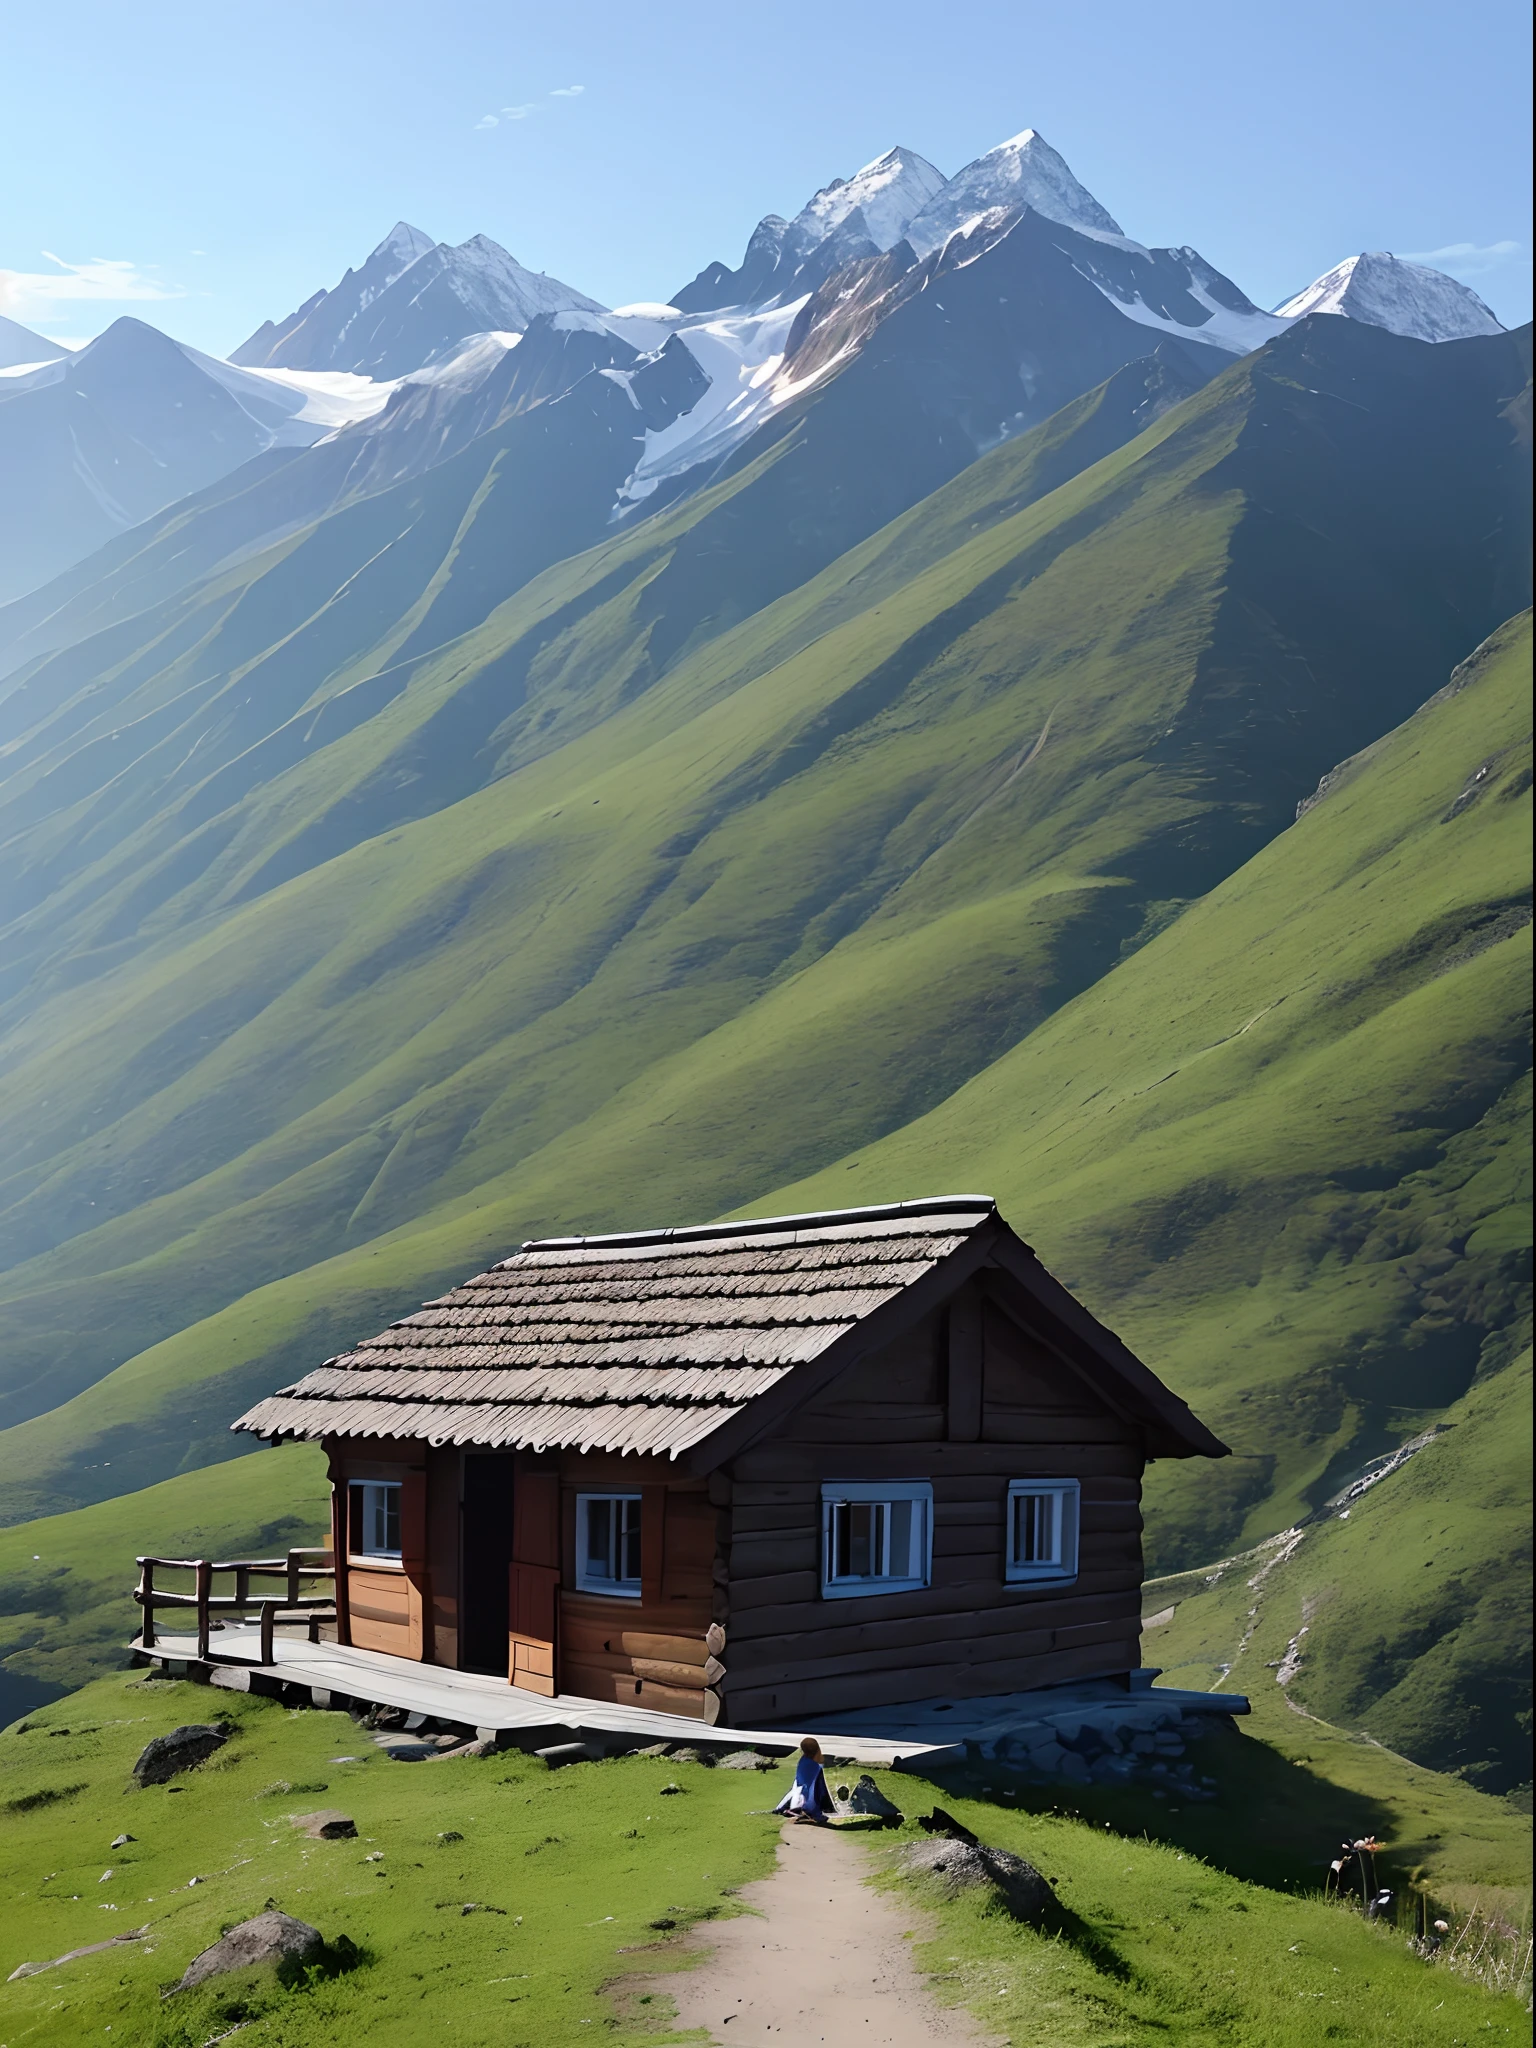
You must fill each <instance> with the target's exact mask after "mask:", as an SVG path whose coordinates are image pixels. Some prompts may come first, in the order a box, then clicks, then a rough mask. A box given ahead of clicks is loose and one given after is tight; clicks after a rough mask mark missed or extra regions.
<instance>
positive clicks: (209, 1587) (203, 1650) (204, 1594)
mask: <svg viewBox="0 0 1536 2048" xmlns="http://www.w3.org/2000/svg"><path fill="white" fill-rule="evenodd" d="M193 1570H194V1572H195V1573H196V1574H197V1654H198V1658H199V1661H200V1662H202V1663H204V1664H206V1663H207V1661H208V1598H209V1595H210V1594H211V1592H212V1591H213V1566H212V1565H211V1564H210V1563H209V1562H208V1560H207V1558H206V1557H200V1558H198V1560H197V1562H196V1563H195V1565H194V1566H193Z"/></svg>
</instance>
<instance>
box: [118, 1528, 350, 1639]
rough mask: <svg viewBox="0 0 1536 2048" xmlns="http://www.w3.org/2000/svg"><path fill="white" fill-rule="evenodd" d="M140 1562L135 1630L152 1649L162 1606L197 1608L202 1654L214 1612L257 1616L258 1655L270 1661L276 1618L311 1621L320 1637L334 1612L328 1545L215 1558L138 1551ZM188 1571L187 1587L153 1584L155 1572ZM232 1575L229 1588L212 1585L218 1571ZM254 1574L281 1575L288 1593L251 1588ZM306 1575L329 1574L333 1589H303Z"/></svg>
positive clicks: (316, 1636)
mask: <svg viewBox="0 0 1536 2048" xmlns="http://www.w3.org/2000/svg"><path fill="white" fill-rule="evenodd" d="M135 1561H136V1563H137V1564H138V1567H139V1583H138V1585H137V1586H136V1587H135V1588H134V1593H133V1597H134V1599H135V1600H136V1601H137V1602H138V1604H139V1605H140V1607H142V1608H143V1610H144V1625H143V1628H142V1630H141V1631H140V1635H139V1645H140V1647H141V1648H142V1649H145V1650H150V1649H153V1648H154V1646H155V1641H156V1634H155V1610H156V1608H164V1607H172V1608H174V1607H180V1608H193V1609H195V1610H196V1613H197V1654H198V1656H199V1657H200V1658H206V1657H207V1655H208V1647H209V1636H210V1633H211V1630H212V1624H213V1617H214V1616H215V1615H226V1614H229V1615H239V1616H241V1617H242V1618H248V1617H249V1616H251V1615H252V1614H254V1615H255V1616H256V1617H257V1625H258V1627H259V1628H260V1631H261V1653H260V1661H261V1662H262V1663H263V1664H270V1663H271V1662H272V1635H273V1631H274V1629H275V1628H276V1626H277V1624H278V1622H280V1621H306V1622H307V1623H308V1624H309V1640H310V1641H311V1642H312V1643H313V1642H318V1641H319V1631H320V1624H321V1623H322V1622H323V1621H334V1620H335V1618H336V1599H335V1591H334V1582H335V1578H336V1566H335V1561H334V1560H333V1558H332V1556H331V1553H330V1551H329V1550H290V1551H289V1553H288V1555H287V1556H286V1557H243V1558H235V1559H232V1560H229V1561H227V1562H225V1563H222V1564H218V1563H214V1562H211V1561H210V1560H209V1559H208V1558H206V1557H141V1558H138V1559H136V1560H135ZM157 1571H161V1572H172V1571H174V1572H191V1574H192V1581H193V1590H192V1591H191V1592H190V1593H172V1592H169V1591H167V1590H166V1589H165V1588H163V1587H157V1586H156V1585H155V1573H156V1572H157ZM225 1572H227V1573H232V1574H233V1575H234V1582H235V1584H234V1591H233V1593H215V1592H214V1590H213V1581H214V1575H215V1574H216V1573H225ZM252 1579H282V1580H284V1581H285V1586H284V1594H285V1596H286V1597H277V1598H275V1597H273V1596H272V1595H271V1594H255V1595H253V1594H252V1592H251V1580H252ZM304 1579H329V1580H331V1581H332V1591H331V1593H329V1594H325V1595H316V1594H313V1593H312V1594H310V1595H308V1596H307V1597H306V1596H303V1595H301V1592H300V1581H301V1580H304Z"/></svg>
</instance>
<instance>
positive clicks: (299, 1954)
mask: <svg viewBox="0 0 1536 2048" xmlns="http://www.w3.org/2000/svg"><path fill="white" fill-rule="evenodd" d="M324 1949H325V1939H324V1937H323V1936H322V1934H321V1932H320V1930H319V1928H318V1927H311V1926H310V1925H309V1923H308V1921H305V1920H295V1919H294V1918H293V1916H292V1915H291V1914H289V1913H279V1912H277V1911H276V1910H271V1911H268V1912H265V1913H258V1914H257V1915H256V1917H255V1919H254V1920H242V1921H241V1922H240V1925H239V1926H238V1927H231V1929H230V1930H229V1932H228V1934H226V1935H225V1936H224V1938H223V1939H222V1940H221V1941H216V1942H215V1943H214V1944H213V1947H212V1948H205V1949H204V1950H203V1952H202V1954H201V1955H200V1956H194V1957H193V1958H192V1960H191V1962H190V1963H189V1964H188V1965H187V1970H186V1975H185V1976H184V1977H183V1978H182V1980H181V1982H180V1983H179V1984H178V1985H177V1987H176V1988H177V1990H178V1991H191V1990H194V1989H195V1988H196V1986H197V1985H199V1984H204V1983H206V1982H207V1980H208V1979H209V1978H210V1977H223V1976H227V1975H228V1974H229V1972H230V1971H231V1970H250V1969H254V1968H256V1967H257V1966H258V1965H260V1964H262V1963H275V1964H276V1965H277V1966H278V1967H279V1968H281V1967H282V1965H283V1964H285V1963H287V1964H290V1965H293V1964H304V1963H308V1962H312V1961H314V1960H315V1958H316V1957H318V1956H319V1955H321V1954H322V1953H323V1951H324Z"/></svg>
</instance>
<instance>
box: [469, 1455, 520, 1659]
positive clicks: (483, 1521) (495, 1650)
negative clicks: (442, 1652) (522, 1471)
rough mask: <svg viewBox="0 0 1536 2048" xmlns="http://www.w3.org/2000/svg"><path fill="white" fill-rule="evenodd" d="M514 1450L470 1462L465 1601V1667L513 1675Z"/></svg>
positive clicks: (470, 1457)
mask: <svg viewBox="0 0 1536 2048" xmlns="http://www.w3.org/2000/svg"><path fill="white" fill-rule="evenodd" d="M513 1464H514V1460H513V1457H512V1455H511V1453H510V1452H480V1453H471V1454H470V1455H469V1456H468V1457H466V1458H465V1460H464V1525H463V1540H464V1552H463V1556H464V1570H463V1575H462V1577H461V1579H460V1585H461V1586H462V1588H463V1602H462V1607H461V1610H460V1614H459V1668H460V1669H461V1670H463V1671H487V1672H492V1673H494V1674H495V1676H497V1677H498V1678H505V1677H506V1676H507V1656H508V1651H507V1567H508V1566H509V1565H510V1564H511V1562H512V1467H513Z"/></svg>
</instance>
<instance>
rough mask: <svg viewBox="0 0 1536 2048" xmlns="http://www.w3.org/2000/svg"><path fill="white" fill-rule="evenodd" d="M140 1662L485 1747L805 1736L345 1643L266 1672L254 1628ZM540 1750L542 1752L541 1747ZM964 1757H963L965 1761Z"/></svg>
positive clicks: (859, 1745)
mask: <svg viewBox="0 0 1536 2048" xmlns="http://www.w3.org/2000/svg"><path fill="white" fill-rule="evenodd" d="M132 1647H133V1648H134V1649H135V1650H136V1651H138V1653H139V1654H140V1655H141V1656H144V1657H148V1658H151V1659H153V1660H154V1661H156V1662H157V1663H160V1664H163V1665H183V1664H185V1665H202V1666H203V1668H205V1669H206V1668H208V1667H211V1668H212V1670H213V1671H214V1672H215V1673H217V1672H219V1671H221V1670H222V1671H223V1672H224V1673H227V1674H228V1675H229V1676H231V1677H233V1676H237V1675H238V1676H241V1677H245V1678H247V1679H249V1678H250V1677H258V1678H262V1679H266V1680H267V1681H269V1682H270V1683H272V1684H274V1685H276V1684H281V1685H300V1686H305V1687H307V1688H308V1689H309V1692H310V1694H311V1696H312V1697H314V1696H315V1695H317V1694H318V1695H320V1696H321V1697H319V1698H316V1700H315V1704H316V1705H317V1706H329V1705H330V1704H331V1702H332V1700H333V1699H335V1700H342V1699H345V1700H367V1701H369V1702H370V1703H371V1704H373V1705H376V1706H385V1707H400V1708H402V1709H403V1710H404V1711H405V1712H406V1713H412V1714H425V1715H429V1716H431V1717H432V1718H433V1719H435V1720H441V1721H452V1722H457V1723H459V1724H460V1725H461V1726H465V1727H472V1728H473V1729H474V1730H475V1732H476V1734H477V1735H479V1736H480V1737H482V1739H490V1738H493V1737H499V1736H510V1737H512V1738H513V1739H514V1740H516V1739H518V1738H521V1744H520V1746H522V1747H524V1748H531V1747H534V1746H535V1743H534V1740H533V1738H536V1737H542V1738H543V1742H544V1743H554V1742H573V1741H580V1740H588V1739H596V1740H601V1739H603V1738H604V1737H622V1738H628V1739H634V1740H639V1741H642V1742H687V1743H692V1744H694V1745H695V1746H696V1747H698V1748H700V1749H711V1750H730V1749H743V1748H761V1749H774V1750H778V1751H781V1752H788V1751H790V1750H793V1749H796V1748H798V1746H799V1743H800V1737H801V1735H802V1734H812V1733H814V1732H815V1731H814V1730H812V1729H797V1730H795V1731H794V1732H793V1733H791V1732H789V1731H787V1730H785V1729H782V1728H774V1729H752V1728H726V1727H722V1726H719V1725H716V1726H714V1727H710V1726H708V1725H707V1724H706V1723H705V1722H703V1721H695V1720H692V1719H689V1718H687V1717H685V1716H683V1715H681V1714H660V1713H657V1712H656V1711H655V1709H654V1708H647V1707H621V1706H617V1705H615V1704H614V1702H613V1701H612V1700H591V1699H582V1698H580V1697H579V1696H578V1695H576V1694H573V1693H560V1694H558V1695H557V1696H556V1697H555V1698H554V1699H542V1698H540V1697H539V1696H538V1695H537V1694H535V1693H527V1692H520V1691H518V1690H517V1689H516V1688H514V1687H512V1686H510V1685H508V1684H507V1682H506V1680H505V1679H503V1678H495V1677H491V1676H489V1675H488V1674H485V1673H482V1672H478V1671H449V1670H445V1669H443V1668H442V1667H440V1666H438V1665H433V1664H415V1663H412V1662H410V1661H408V1660H407V1659H406V1658H404V1657H391V1656H387V1655H385V1654H384V1653H383V1652H382V1651H379V1650H357V1649H351V1648H348V1647H346V1646H344V1645H342V1644H340V1643H310V1642H305V1641H303V1640H302V1639H297V1638H295V1637H292V1636H283V1635H281V1634H279V1635H276V1636H275V1637H274V1639H273V1644H272V1648H273V1661H272V1662H271V1663H270V1664H263V1663H262V1662H260V1661H259V1658H260V1647H261V1645H260V1636H259V1632H258V1631H257V1630H256V1629H255V1628H223V1629H218V1630H216V1631H215V1632H214V1635H213V1638H212V1641H211V1643H210V1651H209V1656H208V1658H207V1660H206V1663H204V1660H201V1659H199V1657H198V1646H197V1638H196V1636H173V1635H169V1634H160V1633H157V1636H156V1640H155V1643H154V1646H153V1647H152V1648H151V1649H148V1650H146V1649H144V1647H143V1645H142V1643H140V1642H135V1643H134V1644H133V1646H132ZM538 1746H542V1744H539V1745H538ZM827 1747H828V1749H829V1750H830V1751H831V1753H833V1754H835V1755H837V1756H839V1757H846V1758H848V1759H849V1761H850V1762H853V1763H861V1764H874V1765H877V1766H883V1767H885V1768H886V1769H889V1768H891V1766H892V1765H893V1764H894V1763H895V1762H896V1761H897V1759H898V1758H902V1759H907V1760H910V1761H912V1762H914V1763H916V1762H919V1761H927V1762H930V1763H931V1762H938V1761H942V1760H943V1755H944V1753H945V1752H946V1751H953V1750H954V1745H953V1743H944V1742H935V1741H933V1740H932V1739H929V1740H927V1741H923V1740H918V1741H915V1742H905V1743H903V1742H889V1741H884V1740H881V1739H879V1738H878V1737H873V1736H870V1735H867V1734H858V1735H853V1734H850V1735H848V1736H846V1737H844V1736H839V1737H838V1738H837V1740H836V1741H835V1743H834V1742H829V1743H828V1745H827ZM960 1753H961V1754H963V1751H962V1752H960Z"/></svg>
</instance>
